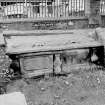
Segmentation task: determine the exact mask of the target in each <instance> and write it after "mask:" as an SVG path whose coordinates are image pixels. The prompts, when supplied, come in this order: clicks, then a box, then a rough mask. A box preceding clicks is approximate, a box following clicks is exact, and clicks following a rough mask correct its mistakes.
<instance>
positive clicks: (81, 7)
mask: <svg viewBox="0 0 105 105" xmlns="http://www.w3.org/2000/svg"><path fill="white" fill-rule="evenodd" d="M0 3H1V9H0V17H1V18H5V19H8V18H9V19H11V18H39V17H42V18H46V17H48V18H52V17H54V18H55V17H57V18H60V17H71V16H85V2H84V0H1V2H0Z"/></svg>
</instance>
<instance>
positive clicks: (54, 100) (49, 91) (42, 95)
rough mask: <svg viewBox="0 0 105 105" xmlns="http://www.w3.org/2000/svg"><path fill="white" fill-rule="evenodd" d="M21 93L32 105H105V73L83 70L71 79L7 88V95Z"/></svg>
mask: <svg viewBox="0 0 105 105" xmlns="http://www.w3.org/2000/svg"><path fill="white" fill-rule="evenodd" d="M14 91H21V92H22V93H24V95H25V96H26V100H27V104H28V105H104V104H105V73H104V71H101V70H100V71H92V72H91V71H88V72H86V71H82V72H78V73H72V74H69V75H68V76H57V77H50V78H44V79H43V78H42V79H39V80H36V79H30V80H25V79H19V80H15V81H14V82H11V83H10V84H9V85H8V86H7V93H10V92H14Z"/></svg>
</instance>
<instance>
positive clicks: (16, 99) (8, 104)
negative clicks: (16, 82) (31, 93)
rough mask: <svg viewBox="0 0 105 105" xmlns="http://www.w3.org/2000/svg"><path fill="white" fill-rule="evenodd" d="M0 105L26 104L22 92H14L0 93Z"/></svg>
mask: <svg viewBox="0 0 105 105" xmlns="http://www.w3.org/2000/svg"><path fill="white" fill-rule="evenodd" d="M0 105H27V103H26V99H25V96H24V94H22V93H21V92H14V93H9V94H3V95H0Z"/></svg>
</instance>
